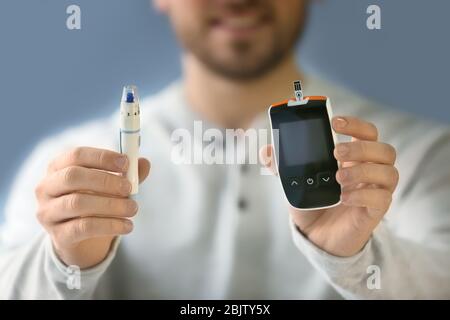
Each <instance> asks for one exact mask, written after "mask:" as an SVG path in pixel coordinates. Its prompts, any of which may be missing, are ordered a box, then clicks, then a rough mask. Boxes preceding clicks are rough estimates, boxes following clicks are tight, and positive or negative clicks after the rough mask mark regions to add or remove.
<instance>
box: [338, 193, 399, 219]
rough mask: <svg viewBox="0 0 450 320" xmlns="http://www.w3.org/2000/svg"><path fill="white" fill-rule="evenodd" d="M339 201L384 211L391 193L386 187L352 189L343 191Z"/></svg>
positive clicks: (389, 201) (390, 200)
mask: <svg viewBox="0 0 450 320" xmlns="http://www.w3.org/2000/svg"><path fill="white" fill-rule="evenodd" d="M341 201H342V204H344V205H346V206H352V207H365V208H368V209H373V210H377V211H379V212H382V213H384V212H386V211H387V210H388V209H389V206H390V205H391V202H392V193H391V192H390V191H388V190H386V189H371V188H366V189H354V190H351V191H343V192H342V194H341Z"/></svg>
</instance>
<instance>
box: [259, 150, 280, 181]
mask: <svg viewBox="0 0 450 320" xmlns="http://www.w3.org/2000/svg"><path fill="white" fill-rule="evenodd" d="M259 161H260V163H261V165H263V166H264V167H265V168H267V169H269V170H270V172H271V173H272V174H274V175H278V170H277V166H276V163H275V153H274V148H273V145H271V144H267V145H265V146H262V147H261V149H259Z"/></svg>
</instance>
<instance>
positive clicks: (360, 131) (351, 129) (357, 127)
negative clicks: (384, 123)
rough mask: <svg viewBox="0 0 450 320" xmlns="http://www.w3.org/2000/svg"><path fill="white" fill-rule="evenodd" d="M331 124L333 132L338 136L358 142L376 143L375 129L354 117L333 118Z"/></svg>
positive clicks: (376, 134) (368, 123) (372, 125)
mask: <svg viewBox="0 0 450 320" xmlns="http://www.w3.org/2000/svg"><path fill="white" fill-rule="evenodd" d="M332 124H333V129H334V131H336V132H337V133H340V134H345V135H347V136H351V137H354V138H356V139H359V140H369V141H376V140H377V139H378V130H377V127H375V125H374V124H372V123H370V122H367V121H364V120H361V119H359V118H356V117H334V118H333V121H332Z"/></svg>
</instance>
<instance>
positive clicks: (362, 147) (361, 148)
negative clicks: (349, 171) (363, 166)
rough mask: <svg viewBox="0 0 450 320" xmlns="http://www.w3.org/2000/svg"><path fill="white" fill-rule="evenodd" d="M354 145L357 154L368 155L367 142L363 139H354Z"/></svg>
mask: <svg viewBox="0 0 450 320" xmlns="http://www.w3.org/2000/svg"><path fill="white" fill-rule="evenodd" d="M355 142H356V143H355V146H356V149H357V152H358V153H359V155H360V156H361V157H362V158H364V157H366V156H367V155H368V153H369V150H368V145H367V143H365V142H364V141H355Z"/></svg>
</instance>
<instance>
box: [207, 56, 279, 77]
mask: <svg viewBox="0 0 450 320" xmlns="http://www.w3.org/2000/svg"><path fill="white" fill-rule="evenodd" d="M282 58H283V55H273V56H271V57H269V58H265V59H257V58H248V57H236V58H233V59H228V61H220V62H219V61H211V60H209V59H202V61H203V63H204V64H205V65H206V66H207V67H208V68H209V69H210V70H211V71H213V72H214V73H216V74H218V75H219V76H222V77H224V78H227V79H230V80H235V81H250V80H255V79H258V78H261V77H263V76H264V75H266V74H267V73H269V72H270V71H271V70H273V69H274V68H275V67H276V66H277V65H278V64H279V63H280V62H281V61H282ZM258 60H259V61H258ZM236 62H238V63H236Z"/></svg>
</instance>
